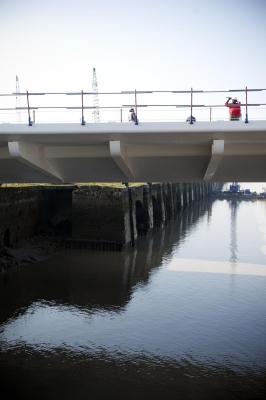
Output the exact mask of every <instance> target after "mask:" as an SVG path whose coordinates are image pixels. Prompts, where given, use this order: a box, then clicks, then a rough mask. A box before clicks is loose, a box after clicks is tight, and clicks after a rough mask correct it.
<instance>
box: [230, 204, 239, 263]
mask: <svg viewBox="0 0 266 400" xmlns="http://www.w3.org/2000/svg"><path fill="white" fill-rule="evenodd" d="M238 206H239V202H238V201H237V200H231V201H230V202H229V207H230V208H231V223H230V250H231V257H230V261H231V262H232V263H235V262H237V208H238Z"/></svg>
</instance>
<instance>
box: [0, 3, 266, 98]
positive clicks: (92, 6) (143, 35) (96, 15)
mask: <svg viewBox="0 0 266 400" xmlns="http://www.w3.org/2000/svg"><path fill="white" fill-rule="evenodd" d="M265 20H266V0H253V1H251V0H234V1H229V0H223V1H218V0H186V1H185V0H184V1H181V0H160V1H158V0H153V1H152V0H142V1H140V0H135V1H133V2H126V1H121V0H113V1H110V0H109V1H107V0H87V1H85V0H75V1H72V2H71V1H69V0H68V1H64V0H46V1H41V0H24V1H23V0H1V1H0V38H1V39H0V54H1V64H0V71H1V78H0V82H1V85H0V86H1V88H0V92H1V93H10V92H12V91H14V90H15V76H16V75H18V76H19V80H20V89H21V91H25V90H26V89H28V90H29V91H79V90H81V89H84V90H87V91H88V90H91V82H92V68H93V67H95V68H96V71H97V77H98V84H99V90H100V91H120V90H134V89H135V88H136V89H137V90H185V89H187V90H189V89H190V88H191V87H193V88H194V89H195V90H197V89H198V90H199V89H203V90H208V89H211V90H215V89H217V90H226V89H234V88H242V87H243V88H244V87H245V86H246V85H247V86H248V87H249V88H265V87H266V52H265V39H266V24H265ZM264 93H266V92H264ZM262 96H263V97H262ZM264 97H265V94H264V95H260V96H259V98H256V100H263V98H264ZM205 99H206V98H205ZM205 99H204V101H203V103H206V101H205ZM250 100H253V98H251V99H250ZM254 100H255V98H254ZM154 101H155V100H154ZM214 101H216V100H214ZM217 101H218V98H217ZM221 102H222V103H223V102H224V96H222V101H221ZM263 102H264V103H266V101H265V99H264V101H263Z"/></svg>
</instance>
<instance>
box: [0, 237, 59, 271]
mask: <svg viewBox="0 0 266 400" xmlns="http://www.w3.org/2000/svg"><path fill="white" fill-rule="evenodd" d="M63 248H65V244H64V238H63V237H62V236H53V235H38V236H33V237H31V238H29V239H25V240H23V241H21V242H20V243H19V245H18V246H17V247H2V248H0V273H1V272H4V271H5V270H7V269H9V268H13V267H17V266H20V265H26V264H30V263H33V262H37V261H43V260H46V259H48V258H49V257H51V256H52V255H53V254H54V253H56V252H58V251H60V250H62V249H63Z"/></svg>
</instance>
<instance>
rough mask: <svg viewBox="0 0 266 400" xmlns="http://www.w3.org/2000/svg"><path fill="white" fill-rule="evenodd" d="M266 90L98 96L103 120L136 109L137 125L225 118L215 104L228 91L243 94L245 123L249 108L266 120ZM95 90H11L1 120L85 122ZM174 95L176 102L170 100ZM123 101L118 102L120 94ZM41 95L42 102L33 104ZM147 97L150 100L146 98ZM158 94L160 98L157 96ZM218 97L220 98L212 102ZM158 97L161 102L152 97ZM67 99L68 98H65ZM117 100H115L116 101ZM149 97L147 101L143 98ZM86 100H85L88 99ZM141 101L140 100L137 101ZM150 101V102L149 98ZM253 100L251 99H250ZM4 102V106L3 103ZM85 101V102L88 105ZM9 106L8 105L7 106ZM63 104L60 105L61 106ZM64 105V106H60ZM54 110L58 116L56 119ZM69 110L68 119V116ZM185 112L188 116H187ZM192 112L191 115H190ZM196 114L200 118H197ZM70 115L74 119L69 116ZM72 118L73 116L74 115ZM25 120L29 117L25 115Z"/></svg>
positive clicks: (3, 99) (117, 118)
mask: <svg viewBox="0 0 266 400" xmlns="http://www.w3.org/2000/svg"><path fill="white" fill-rule="evenodd" d="M265 91H266V89H248V88H247V87H245V88H244V89H231V90H205V91H204V90H193V89H192V88H191V89H190V90H171V91H170V90H165V91H163V90H159V91H158V90H157V91H156V90H155V91H137V90H134V91H121V92H100V93H98V95H99V96H100V99H101V106H99V107H97V109H99V111H100V113H101V115H102V116H103V118H101V122H124V121H125V120H126V121H127V118H124V115H123V111H124V110H125V109H130V108H134V110H135V120H134V122H135V125H138V123H139V121H141V122H150V121H176V122H178V121H184V120H187V121H188V122H189V123H190V124H193V122H194V121H195V120H197V121H215V120H216V121H217V120H221V119H226V118H225V113H227V114H228V109H227V108H226V107H225V105H224V104H216V103H218V101H219V100H220V96H221V94H222V93H229V95H232V94H233V93H234V94H236V93H237V94H239V96H242V97H244V102H241V107H245V118H244V122H245V123H248V122H249V120H250V118H249V114H248V109H249V107H251V108H252V110H253V111H256V112H254V113H253V116H252V118H251V119H265V120H266V102H265V101H266V99H265V93H264V92H265ZM93 95H94V92H84V91H83V90H81V91H80V92H47V93H35V92H30V93H29V92H28V91H26V92H25V93H17V92H14V93H11V94H0V122H9V123H14V122H18V121H16V116H18V114H20V117H19V118H17V120H19V121H20V120H22V123H23V118H21V115H22V116H23V117H24V115H25V116H26V114H27V122H28V125H29V126H32V124H33V123H35V122H36V111H37V110H38V122H77V121H78V120H79V122H80V123H81V125H85V124H86V121H85V112H86V115H87V116H89V114H92V113H93V111H95V108H96V107H95V106H93V105H87V103H88V101H87V100H88V99H89V98H90V99H92V96H93ZM173 95H174V96H175V97H174V101H171V100H172V99H173V97H172V96H173ZM203 95H205V96H207V104H202V101H201V102H199V101H198V99H196V100H197V101H195V98H196V97H198V96H203ZM254 95H256V101H254V102H253V101H252V99H251V102H250V103H248V98H251V97H252V96H253V97H254ZM18 96H20V98H22V99H23V98H24V99H26V104H25V106H22V107H12V98H13V97H18ZM43 96H45V99H46V98H47V97H49V103H47V102H46V101H42V99H44V97H43ZM118 96H119V98H120V100H121V97H122V102H121V103H120V104H117V97H118ZM185 96H186V102H185V103H182V100H183V98H184V97H185ZM36 97H37V98H38V103H39V104H34V105H32V103H33V102H35V101H36ZM147 97H148V99H147ZM158 97H159V99H158ZM217 97H218V99H219V100H218V101H216V103H215V102H213V101H214V100H215V99H216V98H217ZM70 98H71V104H66V103H67V102H68V99H70ZM154 98H155V100H156V99H157V101H159V102H158V103H156V102H154V101H152V100H151V99H154ZM66 99H67V101H65V100H66ZM114 99H115V100H114ZM143 99H144V100H146V101H145V103H144V102H143V101H142V102H140V100H143ZM85 100H86V101H85ZM137 100H138V101H137ZM147 100H148V101H147ZM249 101H250V100H249ZM3 102H4V106H2V105H3V104H2V103H3ZM85 103H86V104H85ZM7 104H8V105H9V107H7V106H6V105H7ZM58 104H60V105H58ZM61 104H62V105H61ZM55 113H56V114H57V116H59V118H54V116H55ZM66 113H67V118H66ZM185 113H186V117H185ZM188 114H189V115H188ZM195 115H196V116H197V118H195ZM70 116H71V120H69V119H68V118H69V117H70ZM72 117H73V118H72ZM25 122H26V118H25Z"/></svg>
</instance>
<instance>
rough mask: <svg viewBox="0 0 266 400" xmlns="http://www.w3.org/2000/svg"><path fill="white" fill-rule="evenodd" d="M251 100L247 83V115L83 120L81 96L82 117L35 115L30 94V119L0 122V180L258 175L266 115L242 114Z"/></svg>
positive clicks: (264, 155) (265, 157) (253, 178)
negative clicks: (41, 118) (40, 119)
mask: <svg viewBox="0 0 266 400" xmlns="http://www.w3.org/2000/svg"><path fill="white" fill-rule="evenodd" d="M260 90H262V89H260ZM263 90H264V89H263ZM243 91H244V90H243ZM132 93H133V92H132ZM14 95H17V94H14ZM25 95H27V99H28V98H29V97H28V96H29V94H28V92H27V93H26V94H25ZM135 95H136V93H135ZM82 96H83V93H82ZM242 105H243V104H242ZM254 105H255V106H260V105H262V104H248V102H247V89H246V104H244V106H245V107H246V117H245V120H240V121H233V122H231V121H225V120H216V121H214V120H211V121H201V120H198V119H197V122H194V123H192V120H190V121H189V122H184V120H183V122H173V121H172V122H171V121H162V122H146V121H142V119H141V118H139V123H138V124H134V123H128V122H127V123H118V122H108V123H85V120H84V110H86V107H84V106H83V97H82V106H79V107H77V108H79V109H80V110H81V112H82V118H81V123H33V121H31V114H30V113H31V112H32V110H34V109H37V107H32V108H30V106H29V101H28V104H27V107H24V108H23V107H22V108H21V109H25V110H26V111H28V117H29V118H28V124H26V123H2V124H0V182H1V183H47V182H49V183H59V182H65V183H72V182H134V181H135V182H204V181H205V182H230V181H238V182H263V181H265V171H266V119H265V120H253V119H250V120H248V113H247V107H248V106H254ZM263 105H264V104H263ZM129 106H132V104H129V105H125V106H123V107H127V109H128V107H129ZM133 106H135V107H136V110H137V107H138V109H140V108H141V107H144V106H148V105H138V106H137V104H136V101H135V104H134V102H133ZM201 106H202V105H201ZM180 107H183V106H182V105H180ZM184 107H185V105H184ZM187 107H189V105H187ZM192 107H193V111H194V110H195V109H196V107H197V105H194V104H192V91H191V104H190V108H189V113H190V115H191V116H192V112H193V111H192ZM49 108H53V107H49ZM55 108H56V107H55ZM87 108H91V109H93V107H87ZM113 108H118V107H113ZM224 109H225V107H224ZM1 110H4V109H3V108H2V109H1ZM8 110H9V109H8ZM13 110H16V112H17V111H18V109H17V108H14V109H13ZM187 112H188V111H187ZM193 114H194V112H193ZM139 115H140V112H139Z"/></svg>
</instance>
